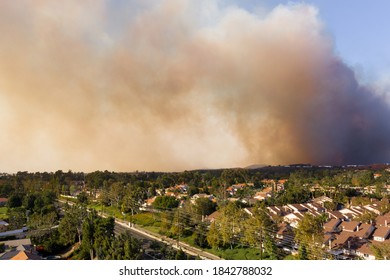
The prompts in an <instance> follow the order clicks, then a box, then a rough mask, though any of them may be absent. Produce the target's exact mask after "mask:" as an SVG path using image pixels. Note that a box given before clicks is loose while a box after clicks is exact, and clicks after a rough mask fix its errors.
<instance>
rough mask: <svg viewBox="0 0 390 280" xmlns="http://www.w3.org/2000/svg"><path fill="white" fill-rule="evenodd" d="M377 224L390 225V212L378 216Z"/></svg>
mask: <svg viewBox="0 0 390 280" xmlns="http://www.w3.org/2000/svg"><path fill="white" fill-rule="evenodd" d="M375 225H376V226H382V227H390V214H389V213H388V214H386V215H382V216H378V217H376V219H375Z"/></svg>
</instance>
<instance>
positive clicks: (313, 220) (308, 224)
mask: <svg viewBox="0 0 390 280" xmlns="http://www.w3.org/2000/svg"><path fill="white" fill-rule="evenodd" d="M323 223H324V217H323V216H317V217H314V216H313V215H310V214H305V215H304V217H303V219H302V220H301V221H300V222H299V224H298V227H297V229H296V230H295V240H296V241H297V242H298V244H299V246H304V247H305V249H306V251H307V252H308V255H309V257H310V259H322V258H323V255H324V251H323V249H322V243H323ZM309 253H310V254H309Z"/></svg>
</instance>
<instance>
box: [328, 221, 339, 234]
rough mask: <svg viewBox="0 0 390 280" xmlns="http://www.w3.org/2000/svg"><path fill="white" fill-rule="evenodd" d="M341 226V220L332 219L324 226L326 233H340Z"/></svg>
mask: <svg viewBox="0 0 390 280" xmlns="http://www.w3.org/2000/svg"><path fill="white" fill-rule="evenodd" d="M340 224H341V220H340V219H330V220H329V221H328V222H327V223H325V224H324V231H325V233H336V232H340V228H339V225H340Z"/></svg>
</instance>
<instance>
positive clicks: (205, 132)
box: [0, 0, 390, 171]
mask: <svg viewBox="0 0 390 280" xmlns="http://www.w3.org/2000/svg"><path fill="white" fill-rule="evenodd" d="M389 119H390V110H389V107H388V106H387V105H386V103H385V102H384V100H383V99H382V97H379V95H377V94H375V92H374V91H373V90H370V89H368V88H365V87H363V86H361V85H360V84H359V82H358V81H357V79H356V78H355V75H354V72H353V71H352V70H351V69H350V68H349V67H348V66H347V65H345V64H344V63H343V62H342V60H341V59H340V58H338V57H337V56H336V55H335V54H334V50H333V45H332V41H331V39H330V38H329V37H328V36H327V34H326V33H325V32H324V27H323V26H322V23H321V21H320V20H319V19H318V15H317V11H316V9H315V8H313V7H311V6H307V5H303V4H300V5H288V6H278V7H277V8H275V9H273V10H272V11H269V12H268V13H266V14H261V15H260V14H255V13H249V12H247V11H245V10H243V9H240V8H238V7H235V6H222V5H219V4H218V2H215V1H184V0H183V1H145V0H142V1H141V0H139V1H137V0H133V1H108V0H107V1H81V2H80V1H60V2H59V1H46V0H41V1H32V0H31V1H27V0H24V1H1V2H0V129H1V134H0V153H1V159H0V169H1V170H3V171H16V170H57V169H64V170H67V169H72V170H85V171H90V170H96V169H109V170H118V171H119V170H126V171H131V170H135V169H139V170H184V169H191V168H204V167H229V166H244V165H249V164H251V163H267V164H286V163H297V162H305V163H314V164H344V163H348V164H359V163H372V162H386V161H389V156H390V141H389V139H390V125H389V123H388V120H389Z"/></svg>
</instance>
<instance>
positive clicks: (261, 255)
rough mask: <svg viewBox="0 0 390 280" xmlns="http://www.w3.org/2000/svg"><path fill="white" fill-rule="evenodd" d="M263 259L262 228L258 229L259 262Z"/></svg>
mask: <svg viewBox="0 0 390 280" xmlns="http://www.w3.org/2000/svg"><path fill="white" fill-rule="evenodd" d="M262 259H263V227H260V260H262Z"/></svg>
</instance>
